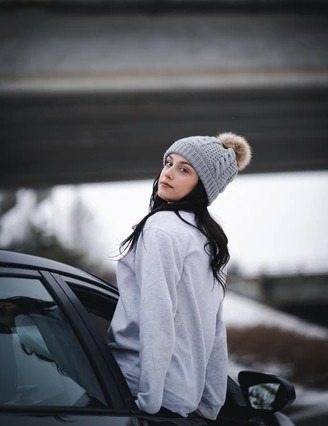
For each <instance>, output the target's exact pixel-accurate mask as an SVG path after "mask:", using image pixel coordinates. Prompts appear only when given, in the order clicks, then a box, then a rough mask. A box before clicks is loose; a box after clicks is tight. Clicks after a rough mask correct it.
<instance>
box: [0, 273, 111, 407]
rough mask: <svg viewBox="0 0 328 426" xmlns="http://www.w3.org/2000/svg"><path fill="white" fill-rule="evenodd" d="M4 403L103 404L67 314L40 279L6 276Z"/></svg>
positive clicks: (0, 338)
mask: <svg viewBox="0 0 328 426" xmlns="http://www.w3.org/2000/svg"><path fill="white" fill-rule="evenodd" d="M0 348H1V350H0V407H9V408H10V407H12V406H64V407H85V406H88V407H89V406H98V407H99V406H103V404H105V398H104V395H103V393H102V390H101V388H100V385H99V383H98V381H97V378H96V376H95V374H94V372H93V370H92V368H91V365H90V363H89V360H88V358H87V356H86V354H85V353H84V351H83V348H82V346H81V344H80V342H79V340H78V339H77V337H76V335H75V334H74V331H73V329H72V328H71V326H70V324H69V322H68V320H67V318H66V317H65V315H64V314H63V312H62V311H61V309H60V308H59V307H58V305H57V303H56V302H55V301H54V299H53V298H52V296H51V295H50V294H49V293H48V291H47V289H46V288H45V287H44V285H43V283H42V282H41V280H39V279H37V278H22V277H0Z"/></svg>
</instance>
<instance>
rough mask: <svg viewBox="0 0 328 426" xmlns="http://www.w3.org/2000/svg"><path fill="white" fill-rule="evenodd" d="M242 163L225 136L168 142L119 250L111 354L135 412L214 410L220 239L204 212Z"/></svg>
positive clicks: (225, 255)
mask: <svg viewBox="0 0 328 426" xmlns="http://www.w3.org/2000/svg"><path fill="white" fill-rule="evenodd" d="M250 158H251V151H250V148H249V145H248V144H247V142H246V141H245V139H244V138H242V137H240V136H236V135H234V134H231V133H224V134H221V135H218V137H203V136H193V137H189V138H185V139H180V140H178V141H176V142H175V143H174V144H173V145H172V146H171V147H170V148H169V149H168V150H167V151H166V153H165V155H164V167H163V170H162V171H161V173H160V174H159V176H158V177H157V178H156V180H155V182H154V186H153V194H152V197H151V203H150V213H149V214H148V215H147V216H146V217H145V218H143V219H142V220H141V221H140V222H139V223H138V225H137V226H136V227H135V228H134V231H133V232H132V234H131V235H130V236H129V237H128V238H127V239H126V240H125V241H124V242H123V243H122V246H121V247H122V248H123V249H126V252H125V254H124V256H123V258H122V259H121V260H120V261H119V265H118V269H117V281H118V287H119V290H120V299H119V302H118V305H117V308H116V311H115V314H114V318H113V321H112V324H111V329H110V339H111V348H112V350H113V353H114V356H115V358H116V360H117V362H118V364H119V366H120V367H121V369H122V372H123V374H124V376H125V378H126V380H127V383H128V385H129V387H130V389H131V392H132V394H133V395H134V396H135V398H136V404H137V406H138V408H139V409H140V410H142V411H145V412H147V413H156V412H158V411H159V410H160V409H166V410H170V411H173V412H175V413H178V414H179V415H181V416H184V417H187V416H189V415H199V416H203V417H206V418H208V419H215V418H216V417H217V415H218V413H219V411H220V408H221V407H222V405H223V403H224V400H225V395H226V383H227V343H226V332H225V327H224V324H223V321H222V306H221V305H222V300H223V296H224V291H225V274H224V270H225V266H226V264H227V262H228V260H229V252H228V247H227V243H228V240H227V238H226V236H225V234H224V232H223V230H222V228H221V227H220V225H219V224H217V223H216V222H215V221H214V219H213V218H212V217H211V216H210V214H209V212H208V210H207V206H208V205H210V204H211V203H212V202H213V201H214V200H215V198H216V197H217V196H218V195H219V193H221V192H222V191H223V190H224V189H225V187H226V186H227V184H228V183H229V182H231V181H232V180H233V178H234V177H235V176H236V175H237V172H238V170H241V169H242V168H244V167H245V166H246V165H247V164H248V162H249V161H250Z"/></svg>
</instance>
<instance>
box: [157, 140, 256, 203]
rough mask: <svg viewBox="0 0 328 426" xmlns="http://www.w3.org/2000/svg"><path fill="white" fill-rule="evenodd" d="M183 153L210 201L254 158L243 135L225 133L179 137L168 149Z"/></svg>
mask: <svg viewBox="0 0 328 426" xmlns="http://www.w3.org/2000/svg"><path fill="white" fill-rule="evenodd" d="M173 153H175V154H179V155H181V156H183V157H184V158H185V159H186V160H187V161H188V162H189V163H190V164H191V165H192V166H193V168H194V169H195V170H196V172H197V174H198V176H199V178H200V180H201V181H202V183H203V185H204V188H205V191H206V194H207V199H208V205H210V204H211V203H212V202H213V201H214V200H215V199H216V198H217V196H218V195H219V194H220V193H221V192H223V191H224V189H225V188H226V187H227V185H228V184H229V183H230V182H231V181H232V180H233V179H234V178H235V176H236V175H237V173H238V171H240V170H243V169H244V168H245V167H246V166H247V165H248V163H249V162H250V160H251V148H250V146H249V145H248V143H247V142H246V140H245V138H243V137H242V136H238V135H235V134H233V133H221V134H219V135H218V136H217V137H215V136H191V137H188V138H184V139H179V140H177V141H176V142H174V143H173V145H171V147H170V148H169V149H168V150H167V151H166V152H165V154H164V158H163V162H164V164H165V161H166V158H167V157H168V155H169V154H173Z"/></svg>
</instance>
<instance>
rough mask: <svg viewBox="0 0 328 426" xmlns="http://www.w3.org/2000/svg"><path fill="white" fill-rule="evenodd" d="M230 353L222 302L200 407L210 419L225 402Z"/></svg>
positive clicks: (214, 416) (214, 417)
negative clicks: (228, 352)
mask: <svg viewBox="0 0 328 426" xmlns="http://www.w3.org/2000/svg"><path fill="white" fill-rule="evenodd" d="M227 376H228V354H227V337H226V328H225V325H224V322H223V319H222V303H221V306H220V309H219V311H218V314H217V322H216V334H215V340H214V345H213V349H212V352H211V355H210V358H209V361H208V364H207V369H206V381H205V387H204V392H203V395H202V399H201V401H200V404H199V407H198V409H199V410H200V412H201V413H202V414H203V415H204V416H205V417H206V418H208V419H211V420H215V419H216V418H217V416H218V414H219V411H220V409H221V407H222V406H223V404H224V401H225V398H226V392H227Z"/></svg>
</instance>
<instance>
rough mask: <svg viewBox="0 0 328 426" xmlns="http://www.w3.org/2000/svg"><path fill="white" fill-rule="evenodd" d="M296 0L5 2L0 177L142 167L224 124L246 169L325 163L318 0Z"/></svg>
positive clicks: (325, 92)
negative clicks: (242, 151) (249, 152)
mask: <svg viewBox="0 0 328 426" xmlns="http://www.w3.org/2000/svg"><path fill="white" fill-rule="evenodd" d="M298 3H300V2H293V1H287V0H285V1H279V2H270V1H265V0H255V1H250V0H244V1H232V2H230V6H229V2H225V1H220V0H217V1H214V0H213V1H204V2H200V1H189V2H186V1H183V0H182V1H179V2H178V1H174V0H173V1H170V2H169V1H161V2H158V3H156V2H150V1H143V2H141V1H136V0H135V1H130V2H125V1H118V0H117V1H112V2H110V1H107V2H106V1H98V2H95V3H92V2H88V1H85V2H70V3H69V2H67V3H65V1H62V2H60V3H59V5H58V2H57V3H56V2H55V1H50V0H49V1H46V0H45V1H43V2H37V4H34V3H33V2H25V3H24V6H23V5H22V4H20V3H19V2H14V1H8V2H2V4H0V39H1V44H0V143H1V155H0V185H1V187H2V188H17V187H20V186H32V187H42V186H51V185H54V184H62V183H78V182H96V181H113V180H122V179H123V180H126V179H143V178H152V177H153V176H154V175H155V174H156V172H157V170H158V169H159V168H160V167H161V161H160V160H161V155H162V153H163V151H164V149H165V148H166V147H167V146H168V145H169V144H171V143H172V141H174V140H175V139H177V138H179V137H182V136H186V135H192V134H215V133H216V132H217V131H230V130H231V131H235V132H239V133H241V134H243V135H244V136H246V137H247V139H248V140H249V142H250V143H251V144H252V146H253V150H254V161H253V163H252V166H251V167H250V168H249V169H248V172H249V173H266V172H279V171H296V170H298V171H299V170H327V169H328V25H327V22H328V21H327V16H328V15H327V7H326V6H325V4H324V2H320V1H316V0H314V1H306V0H305V1H303V2H301V7H299V6H298ZM95 4H96V6H95ZM92 5H93V6H92ZM154 5H157V6H154Z"/></svg>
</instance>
